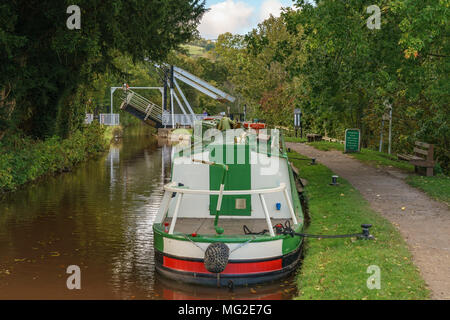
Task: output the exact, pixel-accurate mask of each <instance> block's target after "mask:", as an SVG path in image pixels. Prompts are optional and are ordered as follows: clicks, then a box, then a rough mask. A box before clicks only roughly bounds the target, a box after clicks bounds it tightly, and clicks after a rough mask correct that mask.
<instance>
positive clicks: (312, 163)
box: [311, 158, 316, 166]
mask: <svg viewBox="0 0 450 320" xmlns="http://www.w3.org/2000/svg"><path fill="white" fill-rule="evenodd" d="M315 164H316V159H315V158H311V165H312V166H313V165H315Z"/></svg>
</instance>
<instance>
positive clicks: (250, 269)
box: [163, 257, 282, 274]
mask: <svg viewBox="0 0 450 320" xmlns="http://www.w3.org/2000/svg"><path fill="white" fill-rule="evenodd" d="M163 266H164V267H166V268H170V269H174V270H178V271H186V272H195V273H211V272H209V271H208V270H206V268H205V265H204V264H203V262H200V261H186V260H180V259H175V258H170V257H164V260H163ZM281 269H282V261H281V259H275V260H269V261H261V262H242V263H228V265H227V267H226V268H225V270H224V271H223V272H222V274H250V273H260V272H270V271H278V270H281Z"/></svg>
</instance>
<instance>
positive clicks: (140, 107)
mask: <svg viewBox="0 0 450 320" xmlns="http://www.w3.org/2000/svg"><path fill="white" fill-rule="evenodd" d="M154 66H155V67H156V68H157V69H158V70H159V71H160V72H162V73H163V75H164V76H163V86H162V87H129V86H128V85H126V84H125V85H124V86H123V87H112V88H111V114H112V106H113V93H114V91H115V90H117V89H123V91H124V96H123V102H122V105H121V107H120V108H121V109H122V110H124V111H126V112H128V113H130V114H132V115H134V116H135V117H137V118H139V119H141V120H142V121H144V122H145V123H147V124H149V125H152V126H155V127H175V126H176V125H177V124H178V125H191V126H192V125H193V124H194V122H195V121H196V120H201V119H203V118H204V117H205V116H203V115H199V114H195V113H194V111H193V110H192V106H191V105H190V103H189V101H188V100H187V99H186V96H185V95H184V93H183V91H182V90H181V87H180V85H179V82H178V81H181V82H183V83H185V84H187V85H189V86H191V87H192V88H194V89H196V90H198V91H200V92H202V93H204V94H206V95H207V96H209V97H211V98H212V99H214V100H218V101H221V102H224V103H225V102H234V101H235V98H234V97H233V96H231V95H229V94H227V93H226V92H223V91H222V90H220V89H217V88H216V87H214V86H212V85H211V84H209V83H208V82H206V81H204V80H202V79H200V78H198V77H196V76H194V75H193V74H191V73H189V72H187V71H186V70H183V69H181V68H178V67H175V66H171V65H167V64H161V65H159V64H155V65H154ZM139 89H150V90H159V91H160V92H161V96H162V100H161V102H162V103H161V105H158V104H156V103H154V102H152V101H150V100H148V99H147V98H145V97H143V96H142V95H140V94H138V93H137V92H136V91H137V90H139ZM167 98H169V103H167ZM175 103H176V104H177V105H178V108H179V109H180V110H181V112H182V113H178V114H177V113H175Z"/></svg>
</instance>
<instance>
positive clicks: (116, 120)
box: [99, 113, 120, 126]
mask: <svg viewBox="0 0 450 320" xmlns="http://www.w3.org/2000/svg"><path fill="white" fill-rule="evenodd" d="M99 122H100V124H104V125H106V126H118V125H119V124H120V115H119V114H118V113H100V116H99Z"/></svg>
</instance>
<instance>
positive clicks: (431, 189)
mask: <svg viewBox="0 0 450 320" xmlns="http://www.w3.org/2000/svg"><path fill="white" fill-rule="evenodd" d="M406 182H407V183H408V184H410V185H411V186H413V187H415V188H418V189H421V190H422V191H424V192H426V193H427V194H428V195H430V196H431V197H432V198H434V199H437V200H440V201H443V202H445V203H446V204H447V205H448V206H450V177H448V176H445V175H443V174H441V175H437V176H434V177H424V176H415V175H411V176H409V177H408V178H407V179H406Z"/></svg>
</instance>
